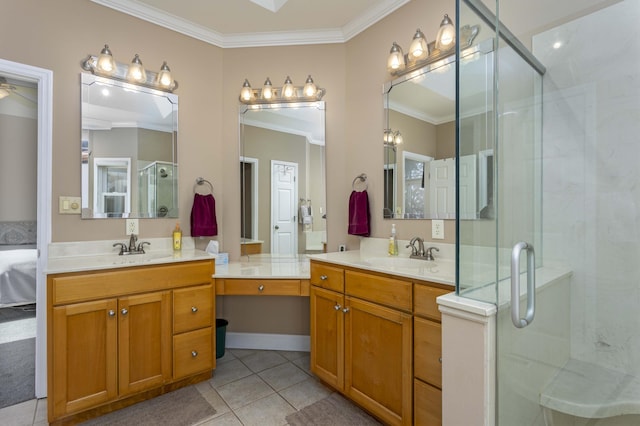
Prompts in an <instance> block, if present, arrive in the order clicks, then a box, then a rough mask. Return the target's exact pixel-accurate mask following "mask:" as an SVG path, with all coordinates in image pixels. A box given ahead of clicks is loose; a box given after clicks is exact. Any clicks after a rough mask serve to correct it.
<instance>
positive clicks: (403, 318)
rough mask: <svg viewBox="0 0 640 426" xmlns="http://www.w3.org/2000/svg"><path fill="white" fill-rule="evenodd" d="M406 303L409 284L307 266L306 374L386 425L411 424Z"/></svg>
mask: <svg viewBox="0 0 640 426" xmlns="http://www.w3.org/2000/svg"><path fill="white" fill-rule="evenodd" d="M377 290H380V291H379V292H378V291H377ZM411 299H412V285H411V282H408V281H403V280H397V279H394V278H391V277H388V276H383V275H377V274H373V273H366V272H360V271H354V270H345V268H339V267H336V266H333V265H326V264H323V263H319V262H316V261H312V262H311V299H310V300H311V371H312V372H313V373H314V374H316V375H317V376H318V377H319V378H320V379H322V380H323V381H325V382H326V383H327V384H329V385H331V386H333V387H334V388H335V389H337V390H338V391H340V392H342V393H344V394H345V395H346V396H347V397H348V398H350V399H352V400H353V401H355V402H357V403H358V404H359V405H360V406H362V407H363V408H364V409H366V410H367V411H369V412H371V413H372V414H374V415H375V416H377V417H379V418H380V419H381V420H383V421H384V422H385V423H387V424H390V425H402V424H406V425H408V424H411V421H412V410H411V408H412V398H411V395H412V389H411V387H412V346H411V343H412V317H411V313H410V311H411V306H412V302H411ZM407 311H408V312H407Z"/></svg>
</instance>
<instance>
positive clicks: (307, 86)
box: [303, 75, 317, 97]
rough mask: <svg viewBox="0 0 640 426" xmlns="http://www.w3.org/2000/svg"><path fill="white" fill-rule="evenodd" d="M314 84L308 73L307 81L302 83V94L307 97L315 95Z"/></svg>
mask: <svg viewBox="0 0 640 426" xmlns="http://www.w3.org/2000/svg"><path fill="white" fill-rule="evenodd" d="M316 91H317V88H316V85H315V84H314V83H313V79H312V78H311V75H309V77H307V81H306V82H305V83H304V89H303V92H304V95H305V96H307V97H312V96H315V95H316Z"/></svg>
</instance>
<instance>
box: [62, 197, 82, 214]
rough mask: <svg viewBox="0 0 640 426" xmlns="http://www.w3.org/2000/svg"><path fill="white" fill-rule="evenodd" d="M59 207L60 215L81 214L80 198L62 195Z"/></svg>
mask: <svg viewBox="0 0 640 426" xmlns="http://www.w3.org/2000/svg"><path fill="white" fill-rule="evenodd" d="M58 205H59V212H60V214H80V206H81V201H80V197H70V196H66V195H61V196H60V198H59V199H58Z"/></svg>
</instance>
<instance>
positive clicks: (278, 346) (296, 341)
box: [225, 332, 311, 352]
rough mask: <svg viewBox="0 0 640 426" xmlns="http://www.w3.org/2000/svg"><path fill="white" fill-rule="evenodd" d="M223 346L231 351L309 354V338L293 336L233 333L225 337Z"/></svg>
mask: <svg viewBox="0 0 640 426" xmlns="http://www.w3.org/2000/svg"><path fill="white" fill-rule="evenodd" d="M225 346H226V347H227V348H231V349H263V350H274V351H301V352H309V351H310V348H311V343H310V337H309V336H302V335H295V334H267V333H233V332H228V333H227V335H226V341H225Z"/></svg>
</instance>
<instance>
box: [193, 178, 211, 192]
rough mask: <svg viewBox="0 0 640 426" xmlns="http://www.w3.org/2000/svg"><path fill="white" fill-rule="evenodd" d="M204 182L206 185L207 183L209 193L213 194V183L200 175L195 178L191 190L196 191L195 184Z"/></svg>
mask: <svg viewBox="0 0 640 426" xmlns="http://www.w3.org/2000/svg"><path fill="white" fill-rule="evenodd" d="M205 183H206V184H207V185H209V189H210V193H211V194H213V185H212V184H211V182H209V181H208V180H206V179H204V178H202V177H199V178H196V184H195V185H194V186H193V192H196V193H197V192H198V191H197V186H198V185H204V184H205Z"/></svg>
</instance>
